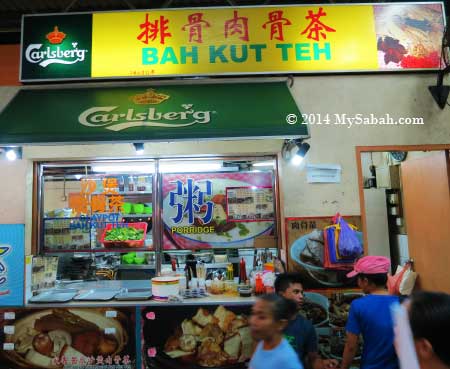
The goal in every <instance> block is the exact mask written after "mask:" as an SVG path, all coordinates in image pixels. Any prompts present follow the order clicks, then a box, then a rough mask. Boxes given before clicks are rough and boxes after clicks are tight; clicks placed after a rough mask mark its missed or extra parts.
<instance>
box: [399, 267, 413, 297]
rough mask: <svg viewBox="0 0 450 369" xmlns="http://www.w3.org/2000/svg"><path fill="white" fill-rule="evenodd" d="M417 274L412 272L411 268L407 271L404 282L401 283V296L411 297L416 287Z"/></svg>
mask: <svg viewBox="0 0 450 369" xmlns="http://www.w3.org/2000/svg"><path fill="white" fill-rule="evenodd" d="M416 279H417V273H416V272H414V271H413V270H412V267H410V268H409V269H408V270H406V272H405V274H403V278H402V282H401V283H400V287H399V290H400V295H403V296H409V295H411V293H412V291H413V289H414V286H415V284H416Z"/></svg>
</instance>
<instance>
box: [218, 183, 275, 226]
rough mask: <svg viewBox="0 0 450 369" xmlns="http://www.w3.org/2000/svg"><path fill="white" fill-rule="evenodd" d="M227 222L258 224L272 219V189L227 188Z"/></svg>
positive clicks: (254, 187) (253, 187)
mask: <svg viewBox="0 0 450 369" xmlns="http://www.w3.org/2000/svg"><path fill="white" fill-rule="evenodd" d="M226 201H227V220H228V221H233V222H258V221H262V220H273V219H274V215H275V214H274V207H273V189H272V187H256V186H252V187H227V188H226Z"/></svg>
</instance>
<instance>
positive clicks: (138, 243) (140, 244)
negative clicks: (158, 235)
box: [100, 222, 147, 248]
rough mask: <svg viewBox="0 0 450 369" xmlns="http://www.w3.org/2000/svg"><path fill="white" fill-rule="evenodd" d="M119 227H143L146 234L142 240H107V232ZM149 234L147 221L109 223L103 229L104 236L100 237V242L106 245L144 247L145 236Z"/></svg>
mask: <svg viewBox="0 0 450 369" xmlns="http://www.w3.org/2000/svg"><path fill="white" fill-rule="evenodd" d="M118 225H119V227H133V228H136V229H142V230H144V235H143V237H142V239H141V240H128V241H105V237H106V232H107V231H109V230H111V229H113V228H117V226H118ZM146 234H147V223H145V222H138V223H119V224H117V223H108V224H107V225H106V227H105V229H104V230H103V234H102V238H101V239H100V242H101V243H102V244H103V245H104V246H105V247H115V248H117V247H144V242H145V236H146Z"/></svg>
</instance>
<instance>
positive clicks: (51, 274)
mask: <svg viewBox="0 0 450 369" xmlns="http://www.w3.org/2000/svg"><path fill="white" fill-rule="evenodd" d="M58 261H59V258H58V257H57V256H33V261H32V274H31V292H35V291H39V290H42V289H46V288H53V287H55V284H56V275H57V272H58Z"/></svg>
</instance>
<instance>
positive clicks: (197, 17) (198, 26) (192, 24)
mask: <svg viewBox="0 0 450 369" xmlns="http://www.w3.org/2000/svg"><path fill="white" fill-rule="evenodd" d="M202 17H203V13H194V14H191V15H189V16H188V22H189V23H188V24H185V25H184V26H183V27H182V28H181V29H182V30H183V31H186V30H189V42H197V43H200V44H201V43H202V42H203V37H202V30H203V27H205V28H208V27H210V26H211V25H210V24H209V22H207V21H205V20H203V19H202Z"/></svg>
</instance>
